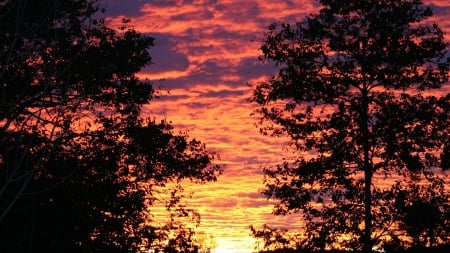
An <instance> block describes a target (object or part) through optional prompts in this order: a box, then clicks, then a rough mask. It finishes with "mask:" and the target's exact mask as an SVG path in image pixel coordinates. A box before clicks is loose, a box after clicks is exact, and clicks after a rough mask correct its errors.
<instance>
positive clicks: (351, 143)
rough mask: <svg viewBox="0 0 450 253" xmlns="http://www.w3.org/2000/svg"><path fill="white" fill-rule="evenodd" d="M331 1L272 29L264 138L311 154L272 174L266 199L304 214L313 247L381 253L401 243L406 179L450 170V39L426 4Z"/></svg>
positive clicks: (263, 97)
mask: <svg viewBox="0 0 450 253" xmlns="http://www.w3.org/2000/svg"><path fill="white" fill-rule="evenodd" d="M320 3H321V4H322V5H323V7H322V8H321V9H320V11H319V12H318V13H317V14H311V15H309V16H307V17H305V18H304V19H303V20H302V21H300V22H298V23H296V24H294V25H291V24H281V25H277V24H273V25H271V26H270V27H269V32H268V33H267V34H266V35H265V38H264V43H263V45H262V47H261V50H262V53H263V57H262V59H263V60H264V61H271V62H274V63H276V64H277V65H278V66H279V72H278V73H277V74H276V75H274V76H272V77H271V78H270V79H269V80H268V81H267V82H263V83H260V84H259V85H257V86H256V88H255V91H254V95H253V97H252V99H251V100H252V101H253V102H256V103H257V104H258V105H259V106H260V108H259V109H258V110H257V113H259V114H260V115H261V124H262V126H261V127H260V128H261V131H262V133H263V134H270V135H272V136H281V135H287V136H289V137H290V139H291V141H292V144H293V146H294V147H295V148H296V150H297V151H298V153H299V154H300V155H299V157H298V159H293V160H292V161H291V160H289V159H286V161H285V162H283V164H281V165H279V166H277V167H276V168H265V169H264V173H265V185H266V188H265V190H264V194H265V195H266V196H267V197H270V198H274V199H278V200H280V202H279V203H278V204H277V205H276V206H275V210H274V213H275V214H282V215H284V214H289V213H292V212H302V214H303V217H304V221H305V223H306V232H305V233H306V235H305V236H307V237H308V240H307V241H306V242H307V243H310V244H312V245H311V247H313V248H314V247H317V248H323V247H335V246H338V245H339V246H340V247H346V248H353V249H363V250H364V251H365V252H369V251H370V250H371V249H372V247H374V246H378V245H380V241H382V240H389V239H388V238H389V237H388V236H386V230H389V229H390V227H391V226H393V224H392V223H393V222H394V221H395V220H394V218H393V216H390V215H389V214H386V213H385V211H387V209H386V208H385V207H384V205H385V204H386V203H388V202H389V201H390V200H388V197H386V196H389V193H391V192H393V191H395V190H394V189H395V182H396V181H402V180H404V179H405V178H415V179H417V180H419V179H423V180H425V181H429V182H430V183H432V182H433V181H435V180H438V178H437V175H436V174H435V173H434V172H435V171H436V169H437V168H438V167H441V168H443V169H448V157H449V155H448V153H449V146H448V143H449V137H448V132H449V130H450V129H449V126H450V124H449V123H450V122H449V117H450V113H449V111H450V95H443V94H440V93H439V92H438V91H439V89H440V88H441V86H442V84H444V83H445V82H447V81H448V75H449V59H448V56H447V53H448V52H447V50H448V43H446V42H444V38H443V32H442V30H441V29H440V28H439V26H438V25H437V24H433V23H430V22H428V21H426V19H427V18H428V17H430V16H432V11H431V9H430V8H428V7H425V6H423V5H422V2H421V1H416V0H395V1H391V0H387V1H372V0H358V1H337V0H321V1H320ZM411 201H412V200H411ZM411 203H412V202H411ZM404 211H407V210H404ZM389 217H391V218H392V219H390V218H389ZM403 233H404V232H403ZM315 241H317V242H318V243H316V244H315V243H314V242H315Z"/></svg>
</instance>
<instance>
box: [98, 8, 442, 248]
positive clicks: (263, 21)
mask: <svg viewBox="0 0 450 253" xmlns="http://www.w3.org/2000/svg"><path fill="white" fill-rule="evenodd" d="M104 2H105V3H107V4H109V7H110V8H109V9H108V8H107V15H109V18H108V22H109V23H110V24H111V25H113V26H118V25H119V24H120V20H121V18H122V16H123V15H125V16H131V17H133V20H132V24H133V25H134V26H135V27H136V29H137V30H139V31H141V32H143V33H146V34H149V35H151V36H153V37H155V39H156V40H155V46H154V47H153V48H151V49H150V53H151V55H152V57H153V62H154V64H152V65H151V66H149V67H147V68H145V69H144V70H143V71H142V72H141V73H140V74H139V75H140V77H142V78H149V79H151V80H155V81H154V84H155V86H163V87H164V89H168V90H170V94H169V95H165V94H164V95H162V96H161V98H160V99H155V100H153V101H151V103H150V104H148V105H145V106H144V107H143V108H142V112H143V114H144V115H149V116H154V117H159V118H167V119H169V120H170V121H172V122H173V125H174V126H175V129H176V130H175V131H187V132H188V133H189V135H190V136H192V137H193V138H194V137H195V138H196V139H199V140H201V141H202V142H204V143H206V145H207V148H208V149H209V150H212V151H217V152H218V153H219V154H220V157H221V160H218V161H216V162H217V163H219V164H223V165H225V172H224V174H223V175H222V176H221V177H220V178H219V180H218V182H216V183H212V184H206V185H188V188H189V190H191V191H192V192H194V193H195V194H194V199H192V200H191V201H192V204H193V206H194V207H197V208H198V209H199V211H200V214H201V215H202V226H201V229H202V228H203V229H205V230H207V233H210V234H213V235H214V236H215V237H216V239H217V240H218V241H219V243H222V244H223V245H221V248H223V247H225V246H226V245H231V244H236V245H241V246H242V245H244V246H242V247H247V248H250V249H251V248H253V245H251V243H252V240H251V238H250V236H249V233H250V231H249V229H248V226H249V225H251V224H253V225H255V226H258V225H262V224H264V223H267V224H269V225H272V226H280V227H287V228H298V227H300V226H302V223H301V219H300V218H299V217H298V216H287V217H278V216H275V217H274V216H273V215H272V214H271V211H272V207H273V204H274V202H273V201H267V200H266V199H265V197H264V196H262V195H261V194H260V193H259V192H260V190H261V189H262V188H263V187H264V185H263V183H262V179H263V175H262V168H263V167H269V168H273V167H274V166H276V165H277V164H280V163H281V161H282V158H283V157H286V156H293V155H295V154H293V152H291V150H288V149H287V147H288V144H287V143H288V139H287V138H285V137H281V138H268V137H267V136H261V135H260V133H259V130H258V127H257V126H255V124H257V122H258V117H257V116H255V117H251V116H250V114H252V113H253V112H254V109H255V108H254V105H252V104H249V103H247V101H246V98H247V97H249V96H250V94H251V88H250V87H248V86H247V83H250V84H255V83H257V82H259V81H261V80H267V78H268V77H269V76H270V75H272V74H274V73H275V71H276V68H275V66H274V65H273V64H263V63H262V62H261V61H259V60H258V56H260V55H261V52H260V51H259V48H260V46H261V44H262V38H263V37H264V34H265V32H267V27H268V26H269V25H270V24H271V23H273V22H288V23H292V22H296V21H299V20H301V19H303V17H305V16H306V15H307V14H309V13H313V12H316V11H317V10H318V8H319V5H320V3H319V1H316V0H287V1H281V0H242V1H237V0H221V1H217V0H189V1H186V0H184V1H183V0H146V1H143V0H142V1H139V0H130V1H123V0H104ZM124 3H126V4H124ZM425 4H429V5H431V6H432V8H433V10H434V12H435V14H436V16H435V17H433V18H432V20H433V21H436V22H437V23H438V24H439V25H440V26H441V27H442V28H443V29H444V31H446V32H447V34H448V33H449V32H450V21H449V20H448V18H447V16H448V15H449V14H450V3H449V2H448V0H439V1H438V0H434V1H431V0H429V1H425ZM447 36H449V35H447ZM447 38H449V37H447ZM449 39H450V38H449ZM159 79H164V80H163V81H157V80H159ZM449 89H450V87H449V86H447V90H446V91H448V90H449ZM230 252H231V250H230ZM233 252H235V251H233Z"/></svg>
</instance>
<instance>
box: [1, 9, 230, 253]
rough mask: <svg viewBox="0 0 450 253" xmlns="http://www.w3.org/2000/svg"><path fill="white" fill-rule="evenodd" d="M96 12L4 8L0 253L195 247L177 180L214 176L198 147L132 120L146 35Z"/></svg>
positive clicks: (139, 97)
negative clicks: (108, 22)
mask: <svg viewBox="0 0 450 253" xmlns="http://www.w3.org/2000/svg"><path fill="white" fill-rule="evenodd" d="M101 11H102V10H101V8H100V7H99V6H98V1H97V0H81V1H73V0H45V1H25V0H18V1H3V2H2V3H0V143H1V145H0V251H1V252H136V251H138V250H139V249H148V248H150V247H153V246H160V247H165V246H167V243H168V242H170V241H174V243H170V244H169V248H181V247H184V248H188V247H194V245H193V243H192V240H191V237H192V233H190V232H189V231H191V230H192V229H190V228H189V227H188V225H192V226H195V225H197V224H198V222H199V221H200V220H199V219H200V218H199V215H198V213H197V212H196V211H195V210H194V209H191V208H188V207H187V206H185V205H184V203H183V199H184V198H186V197H188V195H187V194H186V193H184V191H183V187H182V182H183V181H184V180H190V181H192V182H194V183H205V182H208V181H214V180H215V179H216V176H217V175H218V174H219V173H220V171H221V169H220V168H219V167H218V166H215V165H212V160H213V159H214V154H213V153H210V152H208V151H207V150H206V148H205V146H204V144H202V143H201V142H199V141H197V140H195V139H193V140H189V137H188V136H187V135H186V134H175V133H174V132H173V129H172V127H171V125H170V124H169V123H168V122H167V121H161V122H156V121H154V120H150V119H144V118H142V117H141V116H140V109H141V106H142V105H143V104H145V103H148V102H149V101H150V100H151V99H152V98H153V96H154V90H153V88H152V85H151V84H150V83H149V82H148V81H140V80H138V78H137V77H136V76H135V74H136V72H138V71H139V70H140V69H141V68H142V67H144V66H145V65H147V64H149V63H150V61H151V58H150V55H149V52H148V49H149V47H150V46H152V45H153V39H152V38H150V37H148V36H145V35H142V34H140V33H138V32H136V31H135V30H134V29H133V28H132V27H131V25H130V24H129V21H128V20H124V22H123V27H120V28H119V29H118V30H114V29H112V28H109V27H107V26H106V24H105V22H104V20H103V19H102V18H100V17H99V16H100V12H101ZM153 206H161V207H162V210H166V212H167V221H163V222H160V223H161V224H157V223H155V222H154V217H155V216H157V215H160V213H159V214H158V213H156V212H157V211H153V210H154V208H152V207H153ZM158 212H161V211H158ZM181 220H182V221H186V220H187V221H188V222H192V223H193V224H180V222H181ZM173 238H176V240H174V239H173ZM189 243H191V244H192V245H189Z"/></svg>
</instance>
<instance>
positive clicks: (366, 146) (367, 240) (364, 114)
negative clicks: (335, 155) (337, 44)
mask: <svg viewBox="0 0 450 253" xmlns="http://www.w3.org/2000/svg"><path fill="white" fill-rule="evenodd" d="M368 114H369V98H368V91H367V89H364V90H363V92H362V111H361V137H362V143H363V152H364V153H363V163H364V164H363V166H364V168H363V170H364V233H363V238H362V244H363V245H362V246H363V252H364V253H369V252H372V246H373V245H372V239H371V235H372V191H371V187H372V173H373V172H372V165H371V162H370V156H369V150H370V143H369V138H370V136H369V116H368Z"/></svg>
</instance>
